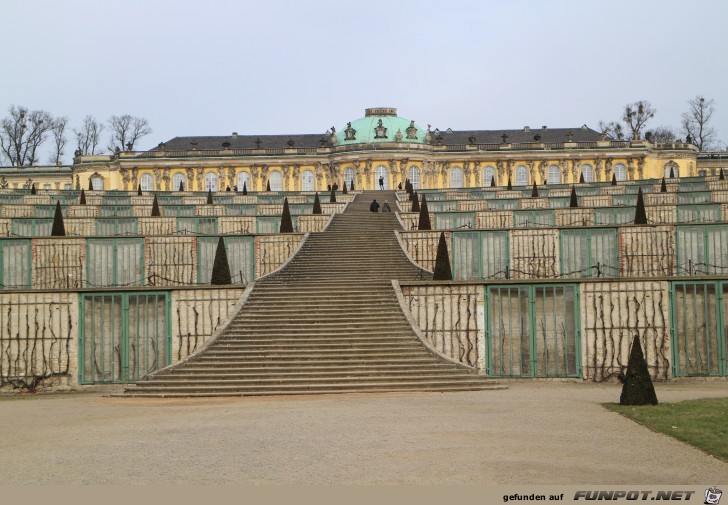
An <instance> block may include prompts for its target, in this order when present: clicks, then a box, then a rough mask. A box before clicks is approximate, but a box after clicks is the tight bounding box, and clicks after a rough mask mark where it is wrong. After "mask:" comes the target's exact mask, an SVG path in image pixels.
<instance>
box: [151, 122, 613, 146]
mask: <svg viewBox="0 0 728 505" xmlns="http://www.w3.org/2000/svg"><path fill="white" fill-rule="evenodd" d="M569 132H571V133H572V134H573V137H572V140H573V141H574V142H595V141H597V140H599V132H597V131H595V130H592V129H591V128H588V127H581V126H580V127H576V128H545V129H544V128H531V129H530V130H529V131H528V132H526V131H524V130H523V129H519V130H459V131H458V130H453V131H441V132H439V135H438V134H437V133H435V131H434V130H433V131H432V141H431V143H432V144H437V143H438V139H437V137H438V136H441V137H442V145H453V144H470V143H471V141H470V138H471V137H475V141H474V142H472V143H475V144H500V143H502V142H503V138H502V136H503V134H504V133H505V134H507V135H508V138H507V141H508V143H527V142H536V141H535V140H534V136H535V135H540V136H541V139H540V142H546V143H548V142H566V141H567V140H568V137H567V134H568V133H569ZM322 139H323V140H325V142H324V143H322V142H321V140H322ZM256 140H260V148H261V149H284V148H288V147H293V148H301V147H313V148H315V147H331V141H330V140H329V137H328V136H327V135H324V134H294V135H237V136H232V135H229V136H220V137H175V138H173V139H172V140H168V141H167V142H165V143H164V148H165V149H166V150H167V151H185V150H191V149H197V150H218V149H223V143H225V142H229V143H230V149H256V148H257V146H256V143H255V142H256ZM289 142H293V145H290V144H289ZM157 150H159V147H156V148H154V149H152V151H157Z"/></svg>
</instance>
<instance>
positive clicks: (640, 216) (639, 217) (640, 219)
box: [634, 188, 647, 224]
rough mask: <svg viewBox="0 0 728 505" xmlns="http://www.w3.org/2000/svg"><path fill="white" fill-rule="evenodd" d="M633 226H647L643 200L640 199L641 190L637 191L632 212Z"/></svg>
mask: <svg viewBox="0 0 728 505" xmlns="http://www.w3.org/2000/svg"><path fill="white" fill-rule="evenodd" d="M634 224H647V212H646V211H645V200H644V198H642V188H640V189H639V190H638V191H637V207H635V211H634Z"/></svg>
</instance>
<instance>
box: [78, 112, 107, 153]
mask: <svg viewBox="0 0 728 505" xmlns="http://www.w3.org/2000/svg"><path fill="white" fill-rule="evenodd" d="M102 131H104V125H103V124H101V123H99V122H98V121H96V118H95V117H93V116H86V117H85V118H83V125H82V126H81V129H80V130H77V129H75V128H74V129H73V133H74V135H76V146H77V147H76V149H77V150H76V152H77V153H78V154H80V155H82V156H89V155H94V154H99V153H98V152H97V148H98V147H99V144H100V142H101V132H102Z"/></svg>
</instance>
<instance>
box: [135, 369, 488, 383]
mask: <svg viewBox="0 0 728 505" xmlns="http://www.w3.org/2000/svg"><path fill="white" fill-rule="evenodd" d="M463 378H464V377H463V374H462V373H452V372H450V373H434V374H431V373H424V374H404V375H402V374H400V375H397V374H392V375H360V376H353V375H350V376H346V375H339V376H316V375H303V376H293V375H278V376H271V377H224V378H223V377H216V378H202V377H201V378H189V377H170V376H161V377H155V380H154V381H153V382H152V381H148V382H145V381H142V382H139V383H138V384H137V386H139V387H144V386H145V385H147V384H149V385H150V386H151V387H164V386H168V387H192V386H195V387H200V386H202V387H207V386H211V387H235V386H242V387H247V386H266V387H267V386H272V385H276V384H281V385H287V386H288V385H292V386H298V385H314V386H321V385H323V384H328V385H330V386H340V385H342V384H358V383H361V382H364V381H365V382H366V383H368V384H381V383H388V384H390V383H392V382H393V381H406V382H420V383H421V382H430V381H442V382H445V381H458V380H463ZM467 379H470V380H473V381H476V380H478V381H480V380H485V379H480V378H477V377H474V376H473V377H468V378H467ZM152 384H153V386H152ZM490 384H493V381H490Z"/></svg>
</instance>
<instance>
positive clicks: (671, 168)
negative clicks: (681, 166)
mask: <svg viewBox="0 0 728 505" xmlns="http://www.w3.org/2000/svg"><path fill="white" fill-rule="evenodd" d="M674 178H675V167H670V179H674Z"/></svg>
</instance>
